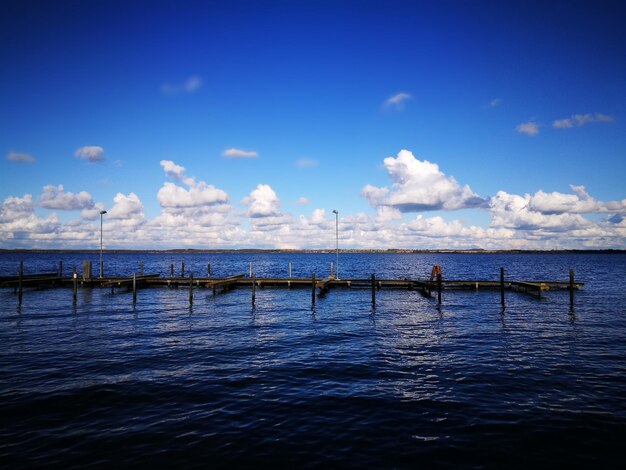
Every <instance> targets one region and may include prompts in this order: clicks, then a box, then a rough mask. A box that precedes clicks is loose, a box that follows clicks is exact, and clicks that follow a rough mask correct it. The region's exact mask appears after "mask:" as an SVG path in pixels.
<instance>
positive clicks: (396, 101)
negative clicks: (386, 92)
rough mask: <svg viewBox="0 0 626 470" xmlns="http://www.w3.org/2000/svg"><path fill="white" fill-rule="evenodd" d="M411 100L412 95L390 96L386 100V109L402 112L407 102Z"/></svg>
mask: <svg viewBox="0 0 626 470" xmlns="http://www.w3.org/2000/svg"><path fill="white" fill-rule="evenodd" d="M410 99H411V95H410V94H408V93H404V92H400V93H396V94H395V95H392V96H390V97H389V98H387V99H386V100H385V103H384V105H383V106H384V107H385V108H387V109H395V110H398V111H400V110H402V109H404V105H405V103H406V102H407V101H409V100H410Z"/></svg>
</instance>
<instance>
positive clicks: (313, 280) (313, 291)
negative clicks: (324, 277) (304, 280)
mask: <svg viewBox="0 0 626 470" xmlns="http://www.w3.org/2000/svg"><path fill="white" fill-rule="evenodd" d="M311 304H312V305H315V273H313V275H312V276H311Z"/></svg>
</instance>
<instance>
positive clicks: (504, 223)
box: [489, 191, 590, 231]
mask: <svg viewBox="0 0 626 470" xmlns="http://www.w3.org/2000/svg"><path fill="white" fill-rule="evenodd" d="M531 201H532V196H530V195H529V194H526V195H524V196H519V195H517V194H509V193H507V192H505V191H498V193H497V194H496V195H495V196H494V197H492V198H491V199H490V201H489V210H490V211H491V214H492V220H491V225H492V226H494V227H505V228H515V229H522V230H535V229H550V230H553V231H555V230H556V231H565V230H572V229H575V228H581V227H585V226H587V225H589V224H590V222H589V221H588V220H586V219H585V218H583V217H582V216H581V215H580V214H570V213H543V212H539V211H537V210H533V208H532V204H531Z"/></svg>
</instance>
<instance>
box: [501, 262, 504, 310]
mask: <svg viewBox="0 0 626 470" xmlns="http://www.w3.org/2000/svg"><path fill="white" fill-rule="evenodd" d="M500 305H502V308H504V268H500Z"/></svg>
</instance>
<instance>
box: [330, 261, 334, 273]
mask: <svg viewBox="0 0 626 470" xmlns="http://www.w3.org/2000/svg"><path fill="white" fill-rule="evenodd" d="M333 271H334V269H333V262H332V261H331V262H330V277H334V274H333Z"/></svg>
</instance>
